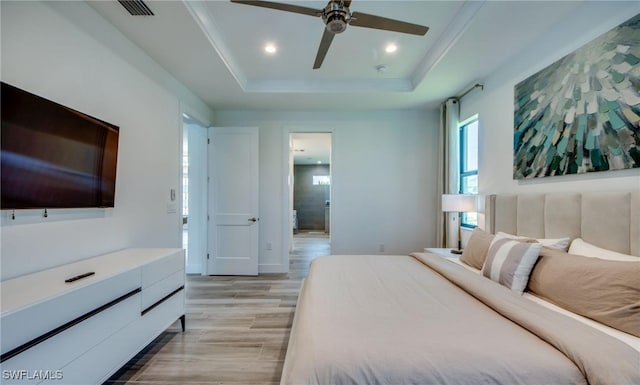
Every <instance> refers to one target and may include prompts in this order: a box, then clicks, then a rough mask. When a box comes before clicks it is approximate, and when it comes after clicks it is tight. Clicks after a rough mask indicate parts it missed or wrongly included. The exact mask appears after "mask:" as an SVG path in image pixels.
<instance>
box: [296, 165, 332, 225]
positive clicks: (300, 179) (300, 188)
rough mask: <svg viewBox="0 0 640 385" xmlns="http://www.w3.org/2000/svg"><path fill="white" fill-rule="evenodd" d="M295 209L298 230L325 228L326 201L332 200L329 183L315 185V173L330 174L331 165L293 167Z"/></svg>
mask: <svg viewBox="0 0 640 385" xmlns="http://www.w3.org/2000/svg"><path fill="white" fill-rule="evenodd" d="M293 172H294V185H293V209H294V210H296V211H297V215H298V230H320V231H324V230H325V224H324V223H325V202H326V201H329V200H330V196H329V194H330V189H331V186H328V185H316V186H314V185H313V176H314V175H330V167H329V165H326V164H323V165H296V166H294V169H293Z"/></svg>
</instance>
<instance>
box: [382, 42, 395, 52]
mask: <svg viewBox="0 0 640 385" xmlns="http://www.w3.org/2000/svg"><path fill="white" fill-rule="evenodd" d="M384 50H385V52H386V53H394V52H396V51H397V50H398V46H397V45H395V44H393V43H389V44H387V46H386V47H385V49H384Z"/></svg>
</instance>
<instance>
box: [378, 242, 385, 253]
mask: <svg viewBox="0 0 640 385" xmlns="http://www.w3.org/2000/svg"><path fill="white" fill-rule="evenodd" d="M378 251H380V252H381V253H384V243H381V244H380V245H379V246H378Z"/></svg>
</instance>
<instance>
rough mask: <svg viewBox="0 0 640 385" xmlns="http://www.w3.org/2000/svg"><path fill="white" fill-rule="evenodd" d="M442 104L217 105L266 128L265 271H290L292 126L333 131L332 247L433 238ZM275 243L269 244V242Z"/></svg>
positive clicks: (233, 119) (397, 250)
mask: <svg viewBox="0 0 640 385" xmlns="http://www.w3.org/2000/svg"><path fill="white" fill-rule="evenodd" d="M438 119H439V115H438V112H437V111H431V112H425V111H377V112H351V113H349V112H259V111H217V112H216V119H215V124H216V125H217V126H220V127H232V126H257V127H259V128H260V271H261V272H267V271H269V272H276V271H287V270H288V266H287V265H285V263H286V261H287V260H288V257H287V253H288V250H287V249H286V247H287V246H286V240H287V239H288V237H287V234H286V233H283V231H285V229H284V226H285V225H284V224H285V223H286V221H287V218H286V217H285V213H286V204H287V200H286V196H287V195H286V194H287V188H286V184H285V182H284V181H285V180H286V179H285V178H286V175H287V170H286V164H287V159H288V153H287V141H288V133H289V132H303V131H312V132H313V131H316V132H332V133H333V147H332V158H333V159H332V164H331V178H332V186H331V189H332V190H331V216H332V218H331V237H332V238H331V251H332V253H333V254H353V253H378V252H379V251H378V247H379V244H381V243H384V244H385V253H387V254H407V253H409V252H412V251H418V250H422V248H424V247H427V246H432V245H434V244H435V243H434V242H435V221H434V218H435V211H436V203H437V197H436V178H437V168H436V167H437V127H438V124H439V120H438ZM267 242H272V243H273V250H272V251H267V250H266V243H267Z"/></svg>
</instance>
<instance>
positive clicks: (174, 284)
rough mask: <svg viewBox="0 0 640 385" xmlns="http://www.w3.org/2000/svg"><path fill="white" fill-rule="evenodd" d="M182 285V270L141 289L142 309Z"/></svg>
mask: <svg viewBox="0 0 640 385" xmlns="http://www.w3.org/2000/svg"><path fill="white" fill-rule="evenodd" d="M182 286H184V270H180V271H177V272H175V273H173V274H171V275H170V276H168V277H167V278H165V279H163V280H161V281H158V282H156V283H154V284H153V285H151V286H149V287H147V288H145V289H144V290H142V311H144V310H145V309H147V308H148V307H149V306H152V305H153V304H155V303H156V302H158V301H160V300H162V299H163V298H164V297H166V296H167V295H169V294H171V293H172V292H173V291H174V290H176V289H178V288H180V287H182Z"/></svg>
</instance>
